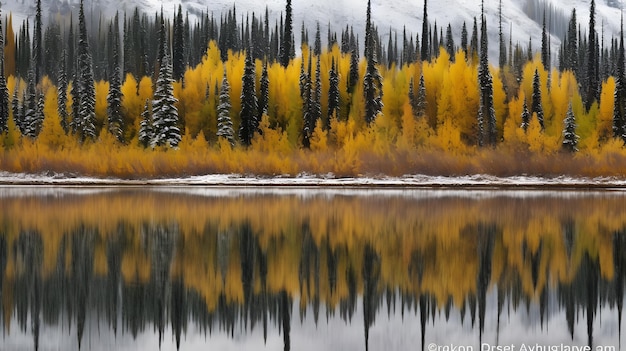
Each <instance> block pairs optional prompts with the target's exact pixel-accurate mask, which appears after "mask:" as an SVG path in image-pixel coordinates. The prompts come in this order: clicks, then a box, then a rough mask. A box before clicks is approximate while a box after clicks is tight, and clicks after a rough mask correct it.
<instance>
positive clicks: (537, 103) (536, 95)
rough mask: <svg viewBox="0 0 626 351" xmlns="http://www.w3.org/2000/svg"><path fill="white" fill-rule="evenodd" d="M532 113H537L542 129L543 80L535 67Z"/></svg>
mask: <svg viewBox="0 0 626 351" xmlns="http://www.w3.org/2000/svg"><path fill="white" fill-rule="evenodd" d="M530 112H531V114H534V113H536V114H537V119H538V120H539V125H541V130H543V128H544V125H543V104H542V103H541V80H540V79H539V71H537V70H536V69H535V75H534V77H533V103H532V105H531V110H530Z"/></svg>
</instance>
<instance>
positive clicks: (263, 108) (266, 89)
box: [255, 61, 270, 128]
mask: <svg viewBox="0 0 626 351" xmlns="http://www.w3.org/2000/svg"><path fill="white" fill-rule="evenodd" d="M259 84H260V85H261V87H260V91H259V93H260V95H259V104H258V105H259V114H258V117H257V125H256V126H255V128H258V122H260V121H261V119H262V118H263V115H267V114H268V111H269V102H270V80H269V77H268V73H267V61H263V71H262V72H261V81H260V83H259Z"/></svg>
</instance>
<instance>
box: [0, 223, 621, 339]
mask: <svg viewBox="0 0 626 351" xmlns="http://www.w3.org/2000/svg"><path fill="white" fill-rule="evenodd" d="M563 218H567V219H563V220H558V223H559V225H558V229H559V231H558V234H557V235H554V234H553V233H551V232H550V230H548V229H545V228H544V229H543V230H542V231H543V232H538V233H535V232H532V231H527V232H525V234H524V235H522V236H521V237H516V236H515V235H514V234H511V232H512V231H514V230H513V229H511V227H510V226H509V225H508V223H507V222H505V221H501V220H494V219H493V218H491V219H490V218H487V221H485V220H465V221H460V223H456V222H455V226H450V224H449V223H443V224H442V226H443V227H444V228H445V229H442V230H451V228H452V233H448V234H447V236H445V235H434V233H432V232H431V231H432V227H430V226H426V225H425V223H420V222H419V221H418V220H416V221H414V222H413V225H412V228H413V230H412V231H409V232H404V231H403V230H399V229H398V228H396V227H395V225H394V224H389V223H385V222H383V224H381V226H378V227H376V226H373V227H370V228H371V231H373V232H374V233H373V234H374V235H363V234H360V233H359V232H358V230H356V229H355V227H350V228H351V230H352V232H350V230H348V231H341V230H339V229H337V227H338V226H341V224H337V222H341V218H332V220H326V223H325V224H326V225H320V223H315V224H314V223H313V222H312V217H309V216H306V217H302V218H296V219H294V218H284V220H285V221H289V222H290V223H289V224H288V225H287V226H281V228H283V229H284V228H290V230H289V231H280V232H279V233H272V235H268V234H269V233H268V231H270V230H271V229H270V228H271V226H273V225H275V224H273V223H268V226H267V227H266V226H263V225H259V222H255V221H254V220H252V219H251V218H250V217H248V216H245V215H243V216H242V217H241V218H236V217H235V218H234V219H231V221H230V222H229V224H228V225H224V224H223V223H222V224H218V223H216V221H215V218H214V217H210V216H208V217H207V218H206V219H205V220H204V224H202V225H201V226H196V227H195V228H194V229H189V228H188V227H186V226H185V223H183V222H180V220H179V219H172V220H163V219H156V220H155V219H152V220H149V219H143V220H142V221H140V222H132V221H129V220H128V219H120V220H118V221H117V222H115V224H114V225H112V224H111V223H108V224H107V226H106V227H102V226H98V225H94V224H93V223H89V222H82V221H80V220H79V221H77V222H76V221H75V223H74V224H73V225H69V226H68V225H62V226H60V227H61V228H63V229H62V230H59V229H57V228H55V227H54V226H49V227H47V228H46V229H42V228H43V227H41V226H37V225H33V228H39V229H26V228H28V226H26V225H24V224H23V223H22V224H21V225H20V228H23V229H19V231H17V232H15V226H12V225H11V224H10V223H7V222H6V221H5V224H4V227H5V230H4V231H3V232H0V233H4V234H2V235H0V273H1V274H2V280H0V297H1V299H2V312H3V316H4V318H3V328H4V330H5V332H10V328H11V321H12V317H13V318H14V320H15V322H16V323H17V327H19V328H20V329H21V330H22V331H24V332H29V333H32V335H33V342H34V345H35V348H38V345H39V343H40V340H39V334H40V331H41V327H42V324H46V325H61V324H64V325H67V326H68V327H70V328H76V331H77V333H76V335H77V338H78V340H76V342H77V345H79V347H80V345H81V341H82V338H83V334H84V330H85V323H86V320H87V318H88V316H97V318H98V320H102V321H106V323H107V325H108V327H109V328H110V329H111V330H112V331H113V332H114V333H115V334H116V335H117V333H118V331H119V330H120V329H121V330H122V331H123V332H124V333H130V334H131V335H133V336H134V337H136V336H137V335H138V334H140V333H142V332H145V331H148V332H151V331H152V330H154V331H155V332H156V333H157V334H158V337H159V342H161V341H162V340H163V338H164V337H166V335H164V334H165V332H166V329H168V327H169V328H171V330H172V333H173V336H174V338H175V342H176V344H177V346H180V343H181V338H182V336H183V335H184V334H185V333H186V330H187V328H188V325H189V323H193V324H194V325H195V326H197V327H198V328H200V330H202V331H204V333H205V334H207V335H210V334H212V333H225V334H228V335H230V336H232V337H234V336H235V332H236V331H237V330H240V329H242V330H244V331H251V330H255V329H257V328H261V329H262V332H263V336H264V338H265V339H267V336H268V333H272V332H274V331H276V330H277V331H278V332H279V333H281V335H282V336H283V342H284V348H285V350H289V349H290V344H291V340H290V332H291V326H292V323H294V318H292V317H293V310H294V308H295V310H296V312H297V313H298V314H299V319H300V322H302V321H304V319H306V318H313V320H314V322H315V323H316V324H317V323H318V322H319V318H320V313H321V310H322V306H324V307H325V308H323V310H324V311H325V312H326V318H331V317H333V316H335V315H338V316H339V317H340V318H342V319H343V320H344V321H346V322H349V323H361V321H356V320H353V317H354V316H355V313H356V312H357V310H359V309H360V310H361V311H362V318H363V321H362V324H363V328H364V346H365V349H368V347H369V330H370V328H371V327H372V326H373V325H375V323H376V317H377V316H378V315H379V314H380V313H384V312H385V311H386V313H387V314H392V313H401V314H402V315H403V316H405V314H415V315H416V316H417V317H418V318H419V320H420V325H421V331H420V332H421V339H422V349H423V347H424V341H425V336H426V335H427V333H428V328H429V325H430V324H429V323H428V322H429V321H435V320H436V318H438V316H440V315H441V313H443V316H444V317H445V319H446V320H447V319H448V318H449V317H450V312H451V310H454V309H456V310H458V311H459V313H460V316H461V320H462V321H463V323H465V321H468V322H469V323H471V325H472V326H473V327H474V328H476V333H477V334H478V335H479V338H481V339H482V335H483V332H484V329H485V319H486V318H487V317H486V315H485V313H486V312H485V311H486V309H487V304H488V299H487V295H488V293H490V292H493V291H495V292H496V294H497V300H496V301H497V302H496V303H497V306H496V307H497V314H498V320H497V326H496V328H497V331H499V330H500V318H501V315H502V314H503V313H505V312H504V311H506V310H514V311H517V310H518V309H519V310H522V311H523V309H526V310H527V309H528V308H529V306H530V305H531V304H537V305H538V306H539V317H540V320H539V321H538V323H540V325H541V328H544V325H545V322H546V320H547V318H549V315H548V314H549V311H550V308H549V306H548V304H549V302H550V300H549V296H550V294H553V295H556V296H557V301H558V306H556V307H557V308H559V309H562V310H564V312H565V318H566V323H567V326H568V329H569V332H570V335H571V336H572V338H573V336H574V327H575V324H576V321H577V319H578V318H580V315H581V314H582V315H584V316H585V317H586V323H587V334H588V343H589V344H590V345H593V342H594V340H593V334H594V330H593V326H594V319H595V318H596V317H597V313H598V308H599V306H600V305H603V306H606V305H609V306H615V309H616V314H617V317H616V318H617V319H618V323H619V329H620V333H621V314H622V307H623V296H624V278H625V275H626V270H625V268H626V253H625V250H626V237H625V235H626V224H624V225H623V226H622V227H621V229H619V228H618V229H610V230H609V229H607V228H609V227H611V226H613V227H614V225H608V224H603V223H602V222H600V224H599V225H598V228H603V226H604V227H605V228H604V229H598V231H597V232H590V231H589V230H588V229H589V227H590V226H589V225H588V224H587V223H583V222H581V219H580V218H578V219H576V220H574V219H573V218H574V217H571V216H569V217H568V216H565V217H563ZM397 220H399V221H402V219H397ZM407 220H411V218H408V219H407ZM201 221H202V220H201ZM423 221H424V222H428V221H429V219H426V218H425V217H424V219H423ZM625 221H626V220H625ZM596 224H597V223H596ZM454 228H456V229H454ZM11 232H12V233H13V234H12V233H11ZM435 234H436V233H435ZM351 236H354V237H351ZM50 245H52V246H54V250H50V248H49V247H48V246H50ZM50 252H53V253H54V255H52V256H54V257H52V258H51V254H50ZM602 257H605V259H604V260H603V258H602ZM606 257H609V259H608V260H607V259H606ZM555 267H556V268H555ZM559 267H560V268H559ZM296 302H297V303H296ZM554 307H555V306H552V308H554ZM309 312H311V313H312V316H308V315H307V313H309ZM481 341H482V340H481Z"/></svg>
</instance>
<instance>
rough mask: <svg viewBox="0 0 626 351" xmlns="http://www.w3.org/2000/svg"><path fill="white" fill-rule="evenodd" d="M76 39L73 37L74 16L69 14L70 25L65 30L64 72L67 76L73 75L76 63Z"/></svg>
mask: <svg viewBox="0 0 626 351" xmlns="http://www.w3.org/2000/svg"><path fill="white" fill-rule="evenodd" d="M75 50H76V39H75V38H74V17H73V16H72V14H70V25H69V28H68V30H67V58H66V59H65V68H66V71H67V72H65V74H66V76H67V78H70V77H74V74H75V72H74V66H75V65H76V55H75Z"/></svg>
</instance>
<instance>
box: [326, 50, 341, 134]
mask: <svg viewBox="0 0 626 351" xmlns="http://www.w3.org/2000/svg"><path fill="white" fill-rule="evenodd" d="M328 75H329V78H328V79H329V87H328V119H327V120H326V129H328V128H329V127H330V119H331V118H333V116H335V118H337V119H338V118H339V106H340V103H341V101H340V94H339V74H338V73H337V68H336V66H335V58H334V57H333V58H332V61H331V66H330V72H329V74H328Z"/></svg>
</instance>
